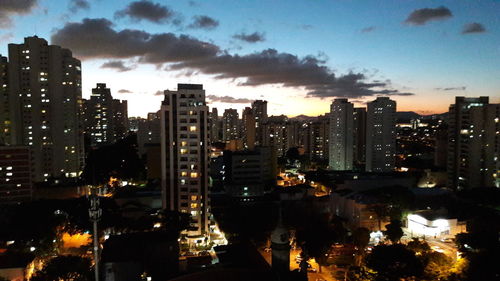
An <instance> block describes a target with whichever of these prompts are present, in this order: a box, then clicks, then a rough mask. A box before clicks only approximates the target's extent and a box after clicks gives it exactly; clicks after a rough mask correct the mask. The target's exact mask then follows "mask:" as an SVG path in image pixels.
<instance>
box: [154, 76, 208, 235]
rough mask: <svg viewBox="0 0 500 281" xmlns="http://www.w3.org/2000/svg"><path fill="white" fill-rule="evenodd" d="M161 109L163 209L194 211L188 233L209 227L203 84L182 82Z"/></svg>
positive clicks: (167, 97)
mask: <svg viewBox="0 0 500 281" xmlns="http://www.w3.org/2000/svg"><path fill="white" fill-rule="evenodd" d="M164 93H165V100H164V101H163V103H162V106H161V110H160V119H161V153H162V157H161V166H162V200H163V208H164V209H167V210H175V211H180V212H183V213H189V214H191V218H192V221H191V223H190V227H189V229H188V236H189V237H193V238H197V237H201V236H202V235H204V234H206V233H208V230H209V198H208V163H209V153H208V152H209V143H208V134H209V126H208V107H207V105H206V102H205V90H203V85H198V84H178V85H177V91H169V90H166V91H165V92H164Z"/></svg>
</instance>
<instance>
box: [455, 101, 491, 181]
mask: <svg viewBox="0 0 500 281" xmlns="http://www.w3.org/2000/svg"><path fill="white" fill-rule="evenodd" d="M448 118H449V120H448V169H447V170H448V187H450V188H453V189H469V188H478V187H494V186H495V187H497V188H498V187H500V159H499V157H500V104H490V103H489V99H488V97H479V98H466V97H456V99H455V104H452V105H450V111H449V115H448Z"/></svg>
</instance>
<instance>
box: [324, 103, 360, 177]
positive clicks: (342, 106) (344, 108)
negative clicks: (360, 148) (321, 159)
mask: <svg viewBox="0 0 500 281" xmlns="http://www.w3.org/2000/svg"><path fill="white" fill-rule="evenodd" d="M353 110H354V106H353V104H352V103H350V102H348V101H347V99H335V100H334V101H333V103H332V104H331V106H330V138H329V146H330V147H329V166H330V169H332V170H337V171H344V170H352V163H353V144H354V142H353V122H354V115H353Z"/></svg>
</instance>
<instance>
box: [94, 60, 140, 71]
mask: <svg viewBox="0 0 500 281" xmlns="http://www.w3.org/2000/svg"><path fill="white" fill-rule="evenodd" d="M101 68H111V69H115V70H116V71H118V72H125V71H130V70H132V69H134V68H135V67H133V66H125V64H124V63H123V61H121V60H113V61H108V62H105V63H103V64H102V65H101Z"/></svg>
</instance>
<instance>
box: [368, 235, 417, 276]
mask: <svg viewBox="0 0 500 281" xmlns="http://www.w3.org/2000/svg"><path fill="white" fill-rule="evenodd" d="M366 265H367V266H368V267H369V268H371V269H373V270H375V271H376V272H377V280H382V281H396V280H400V279H401V278H407V277H412V276H415V277H420V276H421V275H422V274H423V271H424V267H423V265H422V262H421V261H420V260H419V259H418V258H417V257H416V256H415V253H414V252H413V251H411V250H408V249H406V247H405V246H404V245H402V244H394V245H379V246H376V247H375V248H374V249H373V251H372V253H371V254H370V255H368V256H367V257H366Z"/></svg>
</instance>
